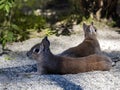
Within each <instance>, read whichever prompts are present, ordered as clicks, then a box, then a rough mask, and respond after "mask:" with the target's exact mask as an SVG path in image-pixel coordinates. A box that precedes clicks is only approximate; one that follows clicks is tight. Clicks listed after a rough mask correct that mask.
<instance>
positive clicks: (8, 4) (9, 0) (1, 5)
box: [0, 0, 14, 14]
mask: <svg viewBox="0 0 120 90" xmlns="http://www.w3.org/2000/svg"><path fill="white" fill-rule="evenodd" d="M13 4H14V0H1V1H0V10H4V11H6V13H7V14H8V13H9V12H10V9H11V8H12V7H13Z"/></svg>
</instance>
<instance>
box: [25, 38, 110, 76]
mask: <svg viewBox="0 0 120 90" xmlns="http://www.w3.org/2000/svg"><path fill="white" fill-rule="evenodd" d="M49 46H50V43H49V41H48V39H47V38H44V39H43V40H42V42H41V43H40V44H37V45H35V46H33V47H32V48H31V50H30V51H28V53H27V55H28V57H32V58H33V59H35V60H36V61H37V63H38V72H39V73H40V74H75V73H80V72H88V71H94V70H101V71H105V70H110V68H111V67H112V61H111V59H110V58H109V57H107V56H104V55H97V54H93V55H89V56H86V57H81V58H71V57H63V56H56V55H53V54H52V53H51V51H50V49H49Z"/></svg>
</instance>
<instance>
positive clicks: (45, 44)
mask: <svg viewBox="0 0 120 90" xmlns="http://www.w3.org/2000/svg"><path fill="white" fill-rule="evenodd" d="M42 44H43V45H44V46H45V47H49V46H50V42H49V40H48V38H47V36H46V37H44V39H43V40H42Z"/></svg>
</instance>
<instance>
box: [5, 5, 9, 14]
mask: <svg viewBox="0 0 120 90" xmlns="http://www.w3.org/2000/svg"><path fill="white" fill-rule="evenodd" d="M5 10H6V12H7V13H9V12H10V7H9V5H8V4H6V5H5Z"/></svg>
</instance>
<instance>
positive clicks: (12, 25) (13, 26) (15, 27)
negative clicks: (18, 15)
mask: <svg viewBox="0 0 120 90" xmlns="http://www.w3.org/2000/svg"><path fill="white" fill-rule="evenodd" d="M11 27H12V28H13V29H15V30H20V28H19V27H18V26H17V25H16V24H11Z"/></svg>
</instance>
